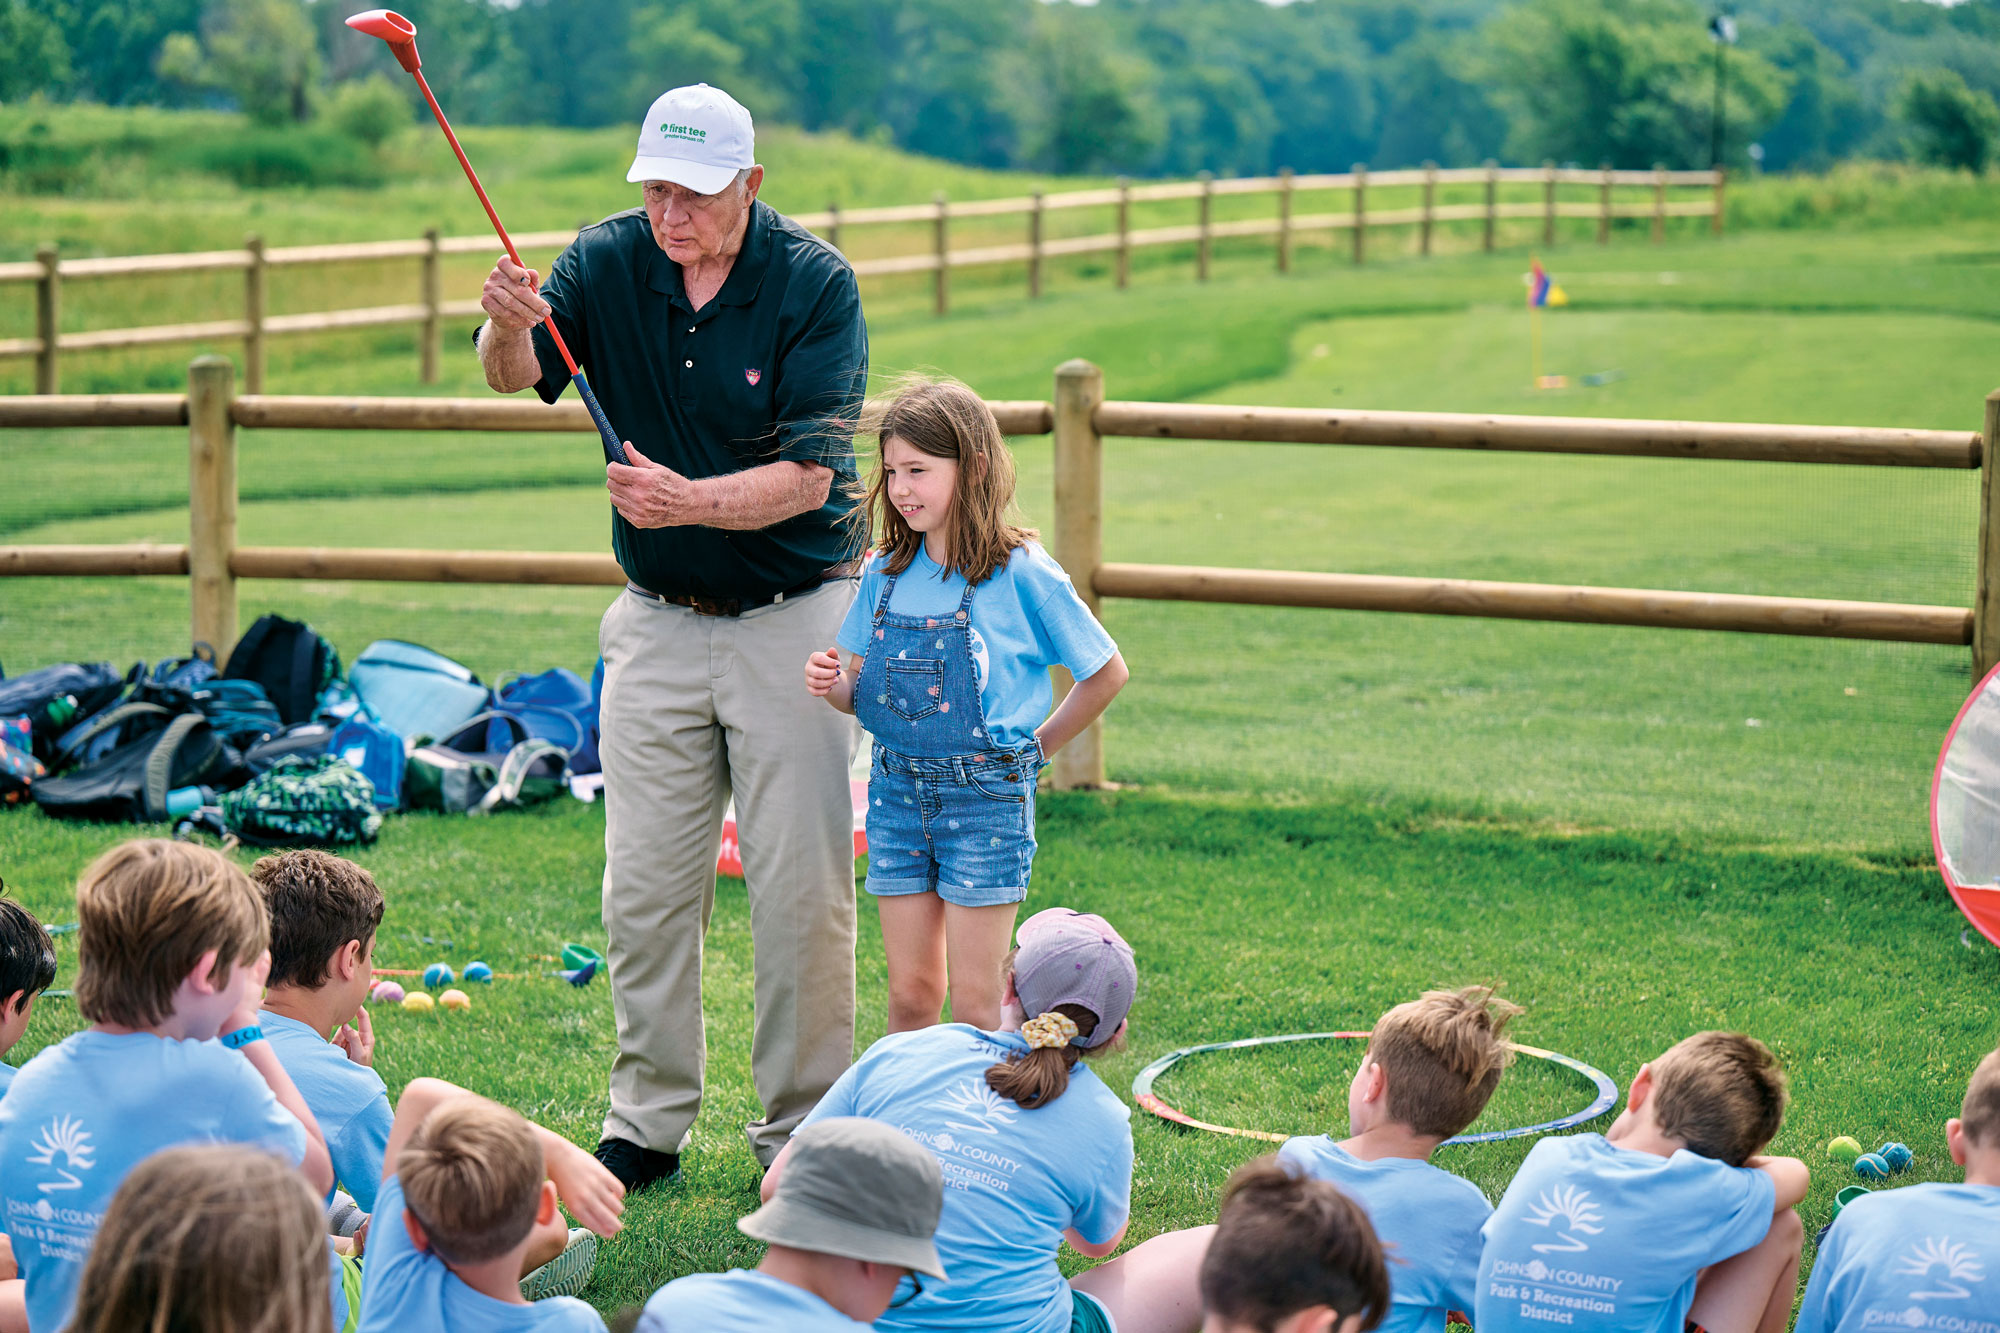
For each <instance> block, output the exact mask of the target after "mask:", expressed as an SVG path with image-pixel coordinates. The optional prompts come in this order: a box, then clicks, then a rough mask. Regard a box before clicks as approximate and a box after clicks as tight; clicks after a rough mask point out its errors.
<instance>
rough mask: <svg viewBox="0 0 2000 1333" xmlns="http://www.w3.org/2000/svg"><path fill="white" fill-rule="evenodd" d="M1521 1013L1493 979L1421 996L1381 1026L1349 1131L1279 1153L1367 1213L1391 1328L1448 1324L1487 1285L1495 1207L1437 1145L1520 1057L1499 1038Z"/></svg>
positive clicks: (1355, 1093) (1360, 1074) (1474, 1115)
mask: <svg viewBox="0 0 2000 1333" xmlns="http://www.w3.org/2000/svg"><path fill="white" fill-rule="evenodd" d="M1520 1012H1521V1008H1520V1006H1519V1005H1516V1004H1511V1003H1509V1002H1508V1001H1506V1000H1503V999H1501V998H1499V997H1498V996H1497V995H1495V994H1494V993H1493V988H1492V987H1490V986H1466V987H1464V988H1462V989H1460V990H1455V991H1445V990H1433V991H1425V992H1424V993H1423V995H1422V997H1421V998H1419V999H1415V1000H1411V1001H1409V1002H1408V1003H1406V1004H1399V1005H1397V1006H1396V1007H1395V1008H1394V1009H1391V1010H1390V1011H1389V1012H1388V1013H1386V1014H1384V1015H1382V1017H1381V1018H1379V1019H1377V1020H1376V1021H1375V1030H1374V1031H1373V1032H1372V1033H1370V1034H1369V1037H1368V1052H1367V1054H1366V1055H1364V1056H1363V1057H1362V1058H1361V1068H1359V1069H1357V1070H1356V1071H1355V1072H1354V1079H1353V1081H1352V1082H1351V1083H1349V1084H1348V1087H1347V1133H1348V1137H1347V1138H1345V1139H1343V1140H1341V1141H1340V1142H1337V1143H1336V1142H1335V1141H1334V1139H1333V1136H1332V1135H1330V1134H1315V1135H1312V1136H1311V1137H1304V1138H1295V1139H1290V1140H1288V1141H1287V1142H1286V1143H1285V1146H1284V1147H1283V1148H1280V1149H1279V1150H1278V1160H1279V1161H1281V1162H1285V1163H1287V1164H1289V1165H1291V1166H1294V1167H1296V1168H1298V1169H1299V1170H1300V1171H1302V1172H1304V1173H1305V1174H1307V1175H1310V1176H1316V1177H1318V1178H1319V1179H1321V1180H1327V1181H1331V1182H1332V1183H1333V1184H1335V1185H1337V1186H1339V1187H1340V1189H1341V1190H1342V1192H1344V1193H1345V1194H1347V1195H1348V1196H1349V1197H1350V1198H1352V1199H1353V1200H1354V1201H1355V1202H1357V1203H1358V1204H1360V1205H1361V1207H1362V1209H1363V1210H1364V1211H1365V1212H1367V1214H1368V1218H1369V1221H1370V1222H1372V1223H1373V1224H1374V1227H1375V1234H1376V1235H1377V1236H1378V1237H1380V1238H1381V1241H1382V1244H1383V1246H1384V1247H1385V1248H1386V1249H1387V1250H1388V1252H1389V1256H1390V1259H1389V1284H1390V1287H1391V1298H1390V1299H1391V1302H1392V1306H1391V1309H1390V1311H1389V1315H1388V1317H1387V1318H1386V1319H1385V1320H1384V1321H1383V1323H1382V1328H1383V1330H1384V1333H1416V1331H1417V1330H1419V1329H1431V1330H1436V1329H1442V1328H1443V1327H1444V1325H1445V1317H1446V1315H1447V1313H1448V1312H1449V1311H1452V1310H1461V1311H1463V1310H1470V1309H1471V1308H1472V1304H1473V1294H1474V1292H1475V1291H1476V1290H1477V1289H1478V1286H1479V1254H1480V1248H1481V1244H1482V1242H1481V1240H1480V1236H1479V1229H1480V1228H1481V1227H1482V1226H1484V1225H1485V1224H1486V1219H1487V1218H1488V1217H1490V1216H1491V1215H1492V1213H1493V1205H1491V1204H1489V1203H1488V1202H1487V1201H1486V1196H1485V1195H1484V1194H1481V1193H1480V1192H1479V1187H1478V1186H1477V1185H1474V1184H1473V1183H1472V1182H1471V1181H1469V1180H1465V1179H1463V1178H1462V1177H1459V1176H1455V1175H1453V1174H1451V1172H1449V1171H1444V1170H1440V1169H1439V1168H1438V1167H1435V1166H1432V1165H1431V1160H1430V1159H1431V1154H1432V1153H1434V1152H1436V1151H1437V1147H1438V1145H1439V1144H1440V1143H1443V1142H1444V1141H1445V1140H1446V1139H1448V1138H1451V1137H1453V1136H1454V1135H1456V1134H1458V1133H1460V1132H1462V1131H1463V1130H1464V1129H1465V1127H1466V1126H1467V1125H1470V1124H1471V1123H1472V1122H1473V1121H1475V1120H1477V1119H1478V1118H1479V1113H1480V1112H1481V1111H1483V1110H1485V1109H1486V1103H1487V1101H1488V1100H1489V1099H1491V1098H1492V1096H1493V1090H1494V1089H1495V1088H1497V1087H1499V1086H1500V1075H1501V1073H1502V1072H1503V1071H1505V1069H1506V1068H1507V1064H1508V1062H1509V1061H1510V1060H1512V1059H1513V1054H1514V1053H1513V1049H1512V1048H1511V1047H1510V1046H1508V1044H1507V1041H1506V1039H1505V1038H1504V1037H1503V1036H1502V1035H1501V1033H1502V1031H1503V1030H1504V1029H1505V1028H1506V1026H1507V1021H1508V1020H1509V1019H1510V1018H1512V1017H1513V1016H1514V1015H1516V1014H1518V1013H1520Z"/></svg>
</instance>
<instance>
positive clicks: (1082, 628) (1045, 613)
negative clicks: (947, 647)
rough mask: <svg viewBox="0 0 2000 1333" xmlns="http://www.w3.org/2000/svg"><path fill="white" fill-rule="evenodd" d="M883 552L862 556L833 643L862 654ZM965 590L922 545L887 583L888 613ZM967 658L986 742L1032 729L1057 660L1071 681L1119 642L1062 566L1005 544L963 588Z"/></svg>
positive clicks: (929, 608) (1013, 739)
mask: <svg viewBox="0 0 2000 1333" xmlns="http://www.w3.org/2000/svg"><path fill="white" fill-rule="evenodd" d="M887 579H888V576H887V575H886V574H884V573H883V572H882V558H881V557H880V556H879V555H871V556H870V557H869V558H868V564H867V567H866V568H865V569H864V570H863V571H862V574H861V591H860V592H858V593H856V594H855V597H854V604H853V605H852V606H850V607H849V608H848V609H847V619H846V620H845V621H843V622H842V623H841V626H840V634H839V636H838V639H837V641H838V642H839V644H840V647H841V649H842V650H843V651H845V652H849V653H853V654H855V655H856V656H858V657H866V656H867V655H868V645H869V643H870V641H871V639H870V629H869V627H870V625H871V624H873V622H874V618H875V604H876V603H877V602H879V601H881V600H882V585H883V583H884V582H886V581H887ZM964 596H965V578H964V576H963V575H961V574H958V573H955V572H947V571H946V570H943V569H940V568H939V567H938V565H937V563H936V562H935V561H933V560H932V559H931V558H930V557H929V556H928V555H925V554H924V552H923V550H922V549H921V548H919V549H918V551H917V554H916V556H915V557H914V558H913V559H912V560H911V561H910V567H909V568H908V569H906V570H904V571H903V573H902V576H901V577H900V578H898V579H897V580H896V592H895V595H894V596H892V597H891V598H890V599H889V610H890V611H892V612H893V613H895V614H896V615H899V616H930V615H936V616H948V615H951V614H952V613H954V612H955V611H957V610H958V603H959V600H960V599H961V598H963V597H964ZM968 619H969V620H970V621H971V623H972V661H973V667H974V671H975V674H976V675H977V677H978V680H979V701H980V704H981V706H982V708H983V709H984V711H985V713H986V728H987V730H988V732H990V733H991V736H992V739H993V742H994V746H995V748H999V749H1005V748H1007V747H1009V746H1014V745H1018V744H1020V743H1021V742H1023V741H1025V740H1027V739H1028V738H1029V737H1030V736H1033V735H1034V734H1035V728H1036V727H1039V726H1041V725H1042V723H1043V722H1044V721H1045V720H1047V718H1048V715H1049V709H1050V708H1051V707H1052V706H1054V703H1055V687H1054V686H1053V685H1051V684H1050V683H1049V668H1050V667H1052V666H1064V667H1067V668H1069V673H1070V675H1071V676H1073V677H1075V678H1076V679H1078V680H1083V679H1085V678H1086V677H1089V676H1094V675H1096V674H1097V673H1098V672H1099V671H1100V670H1102V669H1103V667H1104V664H1105V663H1107V662H1109V661H1110V660H1111V657H1112V654H1114V653H1116V652H1117V651H1118V645H1117V644H1115V643H1113V642H1112V641H1111V636H1110V635H1109V634H1106V633H1105V632H1104V626H1102V625H1100V624H1098V623H1097V617H1096V616H1093V615H1091V614H1090V608H1089V607H1087V606H1085V605H1084V604H1083V599H1082V598H1081V597H1078V596H1077V595H1076V588H1075V586H1074V585H1073V584H1071V583H1070V581H1069V575H1067V574H1065V573H1064V572H1063V567H1062V566H1061V565H1059V564H1057V563H1056V562H1055V559H1054V558H1053V557H1052V556H1050V555H1049V553H1048V552H1047V551H1044V550H1043V549H1042V548H1041V545H1040V543H1038V542H1032V541H1031V542H1028V543H1026V544H1024V545H1021V546H1017V547H1015V548H1014V552H1013V554H1012V555H1011V556H1009V557H1008V559H1007V563H1006V564H1004V565H1002V566H1001V567H1000V568H999V569H997V570H995V571H994V572H993V577H991V578H989V579H987V580H986V582H984V583H982V584H980V585H979V587H978V589H977V590H976V591H975V592H974V593H973V594H972V612H971V615H970V616H969V617H968Z"/></svg>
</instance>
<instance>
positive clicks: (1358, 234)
mask: <svg viewBox="0 0 2000 1333" xmlns="http://www.w3.org/2000/svg"><path fill="white" fill-rule="evenodd" d="M1367 257H1368V167H1367V164H1366V163H1362V162H1356V163H1355V164H1354V266H1355V267H1356V268H1359V267H1361V265H1362V263H1363V261H1365V260H1366V259H1367Z"/></svg>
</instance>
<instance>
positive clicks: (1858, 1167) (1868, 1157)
mask: <svg viewBox="0 0 2000 1333" xmlns="http://www.w3.org/2000/svg"><path fill="white" fill-rule="evenodd" d="M1854 1174H1855V1175H1857V1176H1860V1177H1861V1178H1862V1179H1863V1180H1887V1179H1888V1178H1889V1164H1888V1163H1887V1162H1885V1161H1883V1160H1882V1154H1880V1153H1872V1152H1865V1153H1862V1154H1861V1156H1859V1157H1857V1158H1855V1159H1854Z"/></svg>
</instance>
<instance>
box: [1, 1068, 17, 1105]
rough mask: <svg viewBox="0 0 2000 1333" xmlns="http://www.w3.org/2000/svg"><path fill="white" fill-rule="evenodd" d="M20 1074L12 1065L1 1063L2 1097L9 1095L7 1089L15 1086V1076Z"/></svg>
mask: <svg viewBox="0 0 2000 1333" xmlns="http://www.w3.org/2000/svg"><path fill="white" fill-rule="evenodd" d="M20 1072H21V1071H20V1070H18V1069H16V1068H14V1066H12V1065H10V1064H6V1063H4V1062H0V1097H5V1096H6V1095H7V1089H9V1088H11V1087H13V1086H14V1075H16V1074H18V1073H20Z"/></svg>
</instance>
